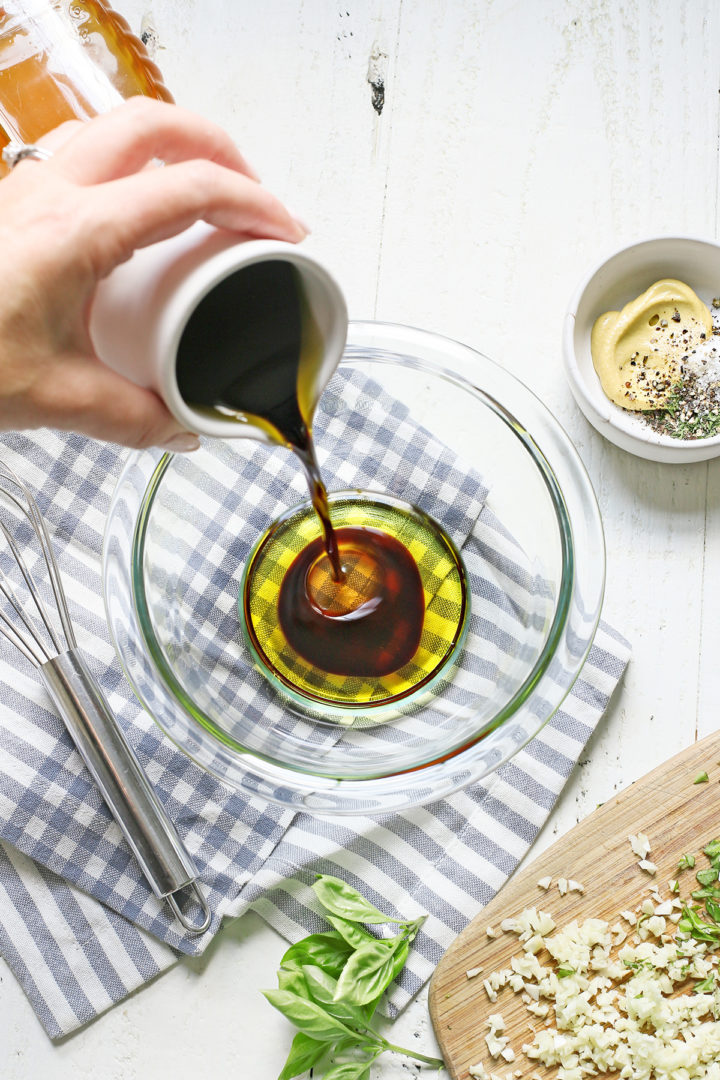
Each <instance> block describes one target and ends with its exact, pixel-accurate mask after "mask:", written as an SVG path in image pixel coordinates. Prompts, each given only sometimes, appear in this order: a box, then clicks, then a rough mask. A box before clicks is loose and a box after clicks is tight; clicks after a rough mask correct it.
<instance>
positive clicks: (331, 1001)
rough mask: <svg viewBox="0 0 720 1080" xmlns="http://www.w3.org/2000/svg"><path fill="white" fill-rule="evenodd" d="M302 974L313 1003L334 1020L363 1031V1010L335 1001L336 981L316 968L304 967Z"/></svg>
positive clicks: (366, 1021) (365, 1021)
mask: <svg viewBox="0 0 720 1080" xmlns="http://www.w3.org/2000/svg"><path fill="white" fill-rule="evenodd" d="M303 974H304V976H305V980H306V984H307V988H308V990H309V992H310V996H311V997H312V998H313V1000H314V1001H316V1002H317V1003H318V1004H319V1005H322V1007H323V1008H324V1009H325V1010H326V1011H327V1012H329V1013H330V1015H331V1016H334V1017H335V1019H336V1020H340V1021H342V1023H343V1024H348V1026H349V1027H351V1028H353V1029H355V1028H358V1029H359V1030H360V1031H362V1032H364V1031H365V1029H366V1028H367V1025H368V1017H367V1016H366V1014H365V1010H364V1009H362V1008H360V1006H359V1005H352V1004H350V1002H347V1001H343V1000H336V999H335V992H336V990H337V979H333V978H332V976H330V975H328V974H327V973H326V972H324V971H323V970H322V969H321V968H318V967H316V968H313V967H305V968H303Z"/></svg>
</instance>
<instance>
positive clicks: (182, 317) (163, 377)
mask: <svg viewBox="0 0 720 1080" xmlns="http://www.w3.org/2000/svg"><path fill="white" fill-rule="evenodd" d="M265 260H283V261H285V262H288V263H291V264H292V266H293V267H294V268H295V270H296V271H297V273H298V274H299V275H300V277H301V280H302V286H303V292H304V294H305V297H306V299H307V303H308V305H309V307H310V310H311V313H312V316H313V318H314V321H315V323H316V325H317V327H318V330H319V332H320V334H321V337H322V340H323V345H324V348H323V356H322V361H321V363H320V364H319V365H318V369H317V373H316V374H315V377H314V381H315V385H314V387H313V390H314V393H313V395H312V400H311V401H310V402H309V405H310V407H311V409H313V410H314V408H315V405H316V404H317V401H318V399H319V397H320V394H321V393H322V391H323V389H324V388H325V386H326V385H327V383H328V381H329V379H330V378H331V376H332V374H333V372H334V371H335V369H336V367H337V365H338V364H339V362H340V357H341V356H342V352H343V348H344V347H345V341H346V337H347V326H348V315H347V306H346V304H345V298H344V296H343V294H342V292H341V290H340V288H339V286H338V285H337V283H336V282H335V280H334V278H333V277H332V276H331V275H330V273H329V272H328V271H327V270H326V269H325V268H324V267H323V266H322V265H321V264H320V263H319V262H317V260H316V259H314V258H312V257H311V256H310V255H306V254H305V252H304V251H302V250H301V249H300V248H297V247H295V246H294V245H293V244H286V243H282V242H281V241H276V240H249V241H244V242H241V241H238V239H237V237H235V236H233V234H232V233H229V232H225V231H222V230H219V229H215V228H212V227H211V226H209V225H206V224H205V223H203V222H198V223H197V224H195V225H193V226H192V227H191V228H189V229H187V230H185V232H183V233H180V234H179V235H178V236H175V237H172V238H171V239H169V240H162V241H160V242H159V243H157V244H152V245H151V246H149V247H146V248H141V249H140V250H139V251H136V252H135V254H134V255H133V256H132V258H131V259H129V260H128V261H127V262H126V263H123V264H122V265H121V266H119V267H117V268H116V269H115V270H113V272H112V274H110V275H109V276H108V277H107V278H106V279H105V281H103V282H101V283H100V285H99V286H98V288H97V290H96V294H95V298H94V301H93V306H92V311H91V315H90V336H91V338H92V342H93V345H94V347H95V351H96V352H97V355H98V356H99V357H100V359H101V360H102V361H103V363H105V364H107V365H108V367H111V368H113V369H114V370H115V371H118V372H120V374H122V375H125V376H126V377H127V378H129V379H131V380H132V381H133V382H135V383H137V384H138V385H139V386H144V387H147V388H150V389H152V390H154V391H155V392H156V393H157V394H158V395H159V396H160V397H161V398H162V399H163V401H164V402H165V404H166V405H167V407H168V409H169V410H170V412H171V413H172V414H173V415H174V416H175V418H176V419H177V420H178V421H179V422H180V423H181V424H182V425H183V426H184V427H185V428H186V429H187V430H188V431H193V432H196V433H197V434H198V435H212V436H216V437H219V438H242V437H245V438H248V437H249V438H256V439H259V440H261V441H263V442H269V441H270V439H269V437H268V435H267V433H266V432H265V431H263V429H262V428H259V427H256V426H255V425H253V424H251V423H246V424H238V423H237V422H236V421H235V420H233V419H230V418H228V419H225V418H223V416H222V414H221V413H217V414H213V412H212V410H208V409H195V408H193V406H192V405H191V404H188V402H186V401H185V400H184V399H183V397H182V396H181V394H180V391H179V389H178V382H177V376H176V363H177V353H178V346H179V343H180V339H181V337H182V334H183V330H184V329H185V327H186V325H187V323H188V321H189V319H190V317H191V315H192V314H193V312H194V311H195V309H196V307H197V306H198V304H199V303H200V301H201V300H203V299H204V297H206V296H207V295H208V294H209V293H210V292H211V291H212V290H213V289H214V288H215V287H216V286H217V285H219V283H220V282H221V281H224V280H225V278H227V277H229V276H230V275H231V274H234V273H235V272H236V271H237V270H241V269H242V268H243V267H247V266H250V265H252V264H254V263H258V262H262V261H265Z"/></svg>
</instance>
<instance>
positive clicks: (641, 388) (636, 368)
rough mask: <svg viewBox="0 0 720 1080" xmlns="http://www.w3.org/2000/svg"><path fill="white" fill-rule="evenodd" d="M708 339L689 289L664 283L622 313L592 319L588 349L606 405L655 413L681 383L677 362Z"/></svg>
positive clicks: (703, 314)
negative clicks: (593, 321) (676, 385)
mask: <svg viewBox="0 0 720 1080" xmlns="http://www.w3.org/2000/svg"><path fill="white" fill-rule="evenodd" d="M711 334H712V317H711V315H710V311H709V310H708V308H707V306H706V305H705V304H704V303H703V302H702V300H701V299H700V298H699V297H698V296H696V294H695V293H694V292H693V290H692V289H691V288H690V286H689V285H685V284H684V283H683V282H682V281H675V280H674V279H673V278H665V279H663V280H662V281H656V282H655V284H654V285H651V286H650V288H649V289H648V290H647V291H646V292H644V293H643V294H642V296H638V298H637V299H636V300H633V301H631V302H630V303H629V304H626V305H625V307H624V308H623V309H622V311H607V312H606V313H605V314H604V315H601V316H600V317H599V318H598V319H596V321H595V324H594V326H593V328H592V336H591V339H590V349H591V352H592V359H593V364H594V365H595V370H596V372H597V373H598V377H599V379H600V383H601V385H602V388H603V390H604V391H605V393H606V394H607V396H608V397H609V398H610V400H611V401H614V402H615V404H616V405H621V406H622V407H623V408H624V409H633V410H636V411H642V410H646V409H659V408H662V407H663V406H664V405H665V403H666V401H667V399H668V396H669V394H670V392H671V390H672V388H673V386H674V385H675V384H676V383H678V382H679V381H680V380H681V379H682V375H683V372H682V362H683V358H684V357H686V356H687V354H688V352H689V351H690V350H691V349H695V348H697V346H698V345H699V344H700V343H701V342H702V341H704V340H705V339H706V338H708V337H710V335H711Z"/></svg>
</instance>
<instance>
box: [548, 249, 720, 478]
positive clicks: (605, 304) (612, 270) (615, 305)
mask: <svg viewBox="0 0 720 1080" xmlns="http://www.w3.org/2000/svg"><path fill="white" fill-rule="evenodd" d="M662 278H677V279H678V280H680V281H684V282H685V283H686V284H687V285H689V286H690V288H691V289H693V290H694V291H695V292H696V293H697V294H698V296H699V297H700V299H701V300H704V301H705V303H706V304H707V305H708V306H709V305H710V303H711V301H712V300H713V298H714V297H717V296H720V244H718V243H715V242H714V241H712V240H700V239H696V238H694V237H690V236H659V237H655V238H654V239H652V240H643V241H641V242H640V243H637V244H632V245H631V246H630V247H626V248H622V249H621V250H620V251H617V252H615V254H614V255H611V256H610V257H609V258H606V259H603V261H602V262H601V263H599V264H598V265H597V266H595V267H594V268H593V269H592V270H591V271H590V273H589V274H588V275H587V276H586V277H585V278H584V280H583V281H582V282H581V283H580V285H579V287H578V289H577V290H576V292H575V295H574V296H573V298H572V300H571V302H570V305H569V307H568V310H567V314H566V315H565V323H564V326H563V360H564V363H565V372H566V374H567V377H568V380H569V382H570V388H571V390H572V392H573V396H574V398H575V400H576V401H577V403H578V405H579V406H580V409H581V410H582V412H583V413H584V415H585V417H586V418H587V420H589V422H590V423H591V424H592V425H593V427H595V428H596V429H597V430H598V431H599V432H600V434H601V435H603V436H604V437H605V438H606V439H608V440H609V441H610V442H612V443H615V445H616V446H619V447H621V448H622V449H623V450H627V451H628V452H629V453H631V454H636V455H637V456H638V457H644V458H648V459H649V460H650V461H666V462H673V463H680V462H682V463H685V462H689V461H706V460H707V459H708V458H713V457H717V456H718V455H720V436H714V437H713V438H710V439H673V438H672V437H671V436H670V435H659V434H658V433H657V432H655V431H653V430H652V428H651V427H650V426H649V424H647V423H646V421H644V420H643V419H642V418H641V417H640V416H638V415H636V414H634V413H632V412H627V411H626V410H625V409H621V408H620V407H619V406H618V405H615V404H614V403H613V402H612V401H610V400H609V398H607V397H606V396H605V394H604V392H603V389H602V387H601V385H600V380H599V379H598V377H597V374H596V373H595V368H594V367H593V362H592V355H591V353H590V334H591V331H592V328H593V323H594V322H595V320H596V319H597V317H598V316H599V315H602V314H603V313H604V312H605V311H619V310H620V309H621V308H622V307H624V305H625V304H627V303H628V302H629V301H631V300H634V299H635V298H636V297H637V296H640V294H641V293H643V292H645V290H646V289H648V288H649V287H650V286H651V285H652V284H653V283H654V282H655V281H659V280H661V279H662Z"/></svg>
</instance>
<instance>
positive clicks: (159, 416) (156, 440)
mask: <svg viewBox="0 0 720 1080" xmlns="http://www.w3.org/2000/svg"><path fill="white" fill-rule="evenodd" d="M46 386H47V390H46V391H45V392H43V391H40V392H38V390H37V389H36V391H35V393H34V394H33V399H34V405H35V407H36V409H37V412H38V414H39V417H40V420H39V422H40V423H41V424H42V425H43V426H45V425H49V426H54V427H58V428H61V429H62V430H65V431H77V432H81V433H82V434H83V435H90V436H91V437H92V438H95V439H103V440H105V441H107V442H116V443H121V444H122V445H123V446H130V447H133V448H135V449H144V448H145V447H148V446H160V447H162V448H163V449H165V450H172V451H174V452H176V453H184V452H188V451H191V450H197V449H198V448H199V446H200V440H199V439H198V437H197V435H194V434H193V433H191V432H189V431H187V430H186V429H185V428H184V427H183V425H182V424H180V423H179V422H178V421H177V420H176V419H175V418H174V417H173V416H172V414H171V413H170V412H169V411H168V409H167V408H166V406H165V404H164V403H163V402H162V401H161V400H160V398H159V397H158V396H157V394H155V393H154V392H153V391H152V390H145V389H143V388H142V387H140V386H136V385H135V383H133V382H130V380H129V379H126V378H125V377H124V376H123V375H118V374H117V372H115V371H112V370H111V369H110V368H108V367H106V366H105V365H104V364H103V363H101V362H100V361H99V360H97V359H96V358H95V357H90V356H76V357H73V358H69V359H65V360H64V361H62V370H61V371H58V377H57V378H53V379H52V380H47V383H46Z"/></svg>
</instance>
